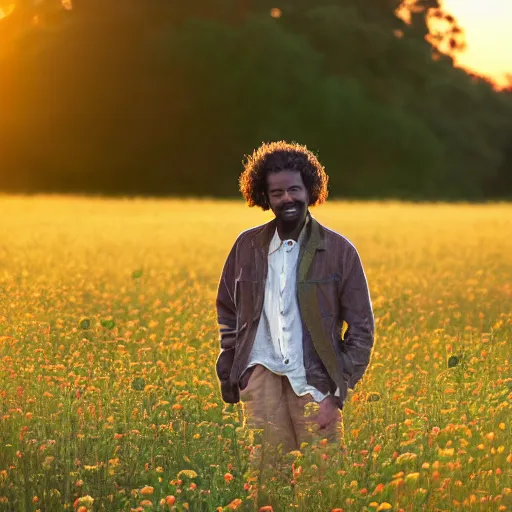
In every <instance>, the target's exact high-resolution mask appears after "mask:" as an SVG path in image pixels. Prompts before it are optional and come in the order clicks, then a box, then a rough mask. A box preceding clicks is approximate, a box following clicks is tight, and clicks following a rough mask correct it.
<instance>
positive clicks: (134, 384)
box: [132, 377, 146, 391]
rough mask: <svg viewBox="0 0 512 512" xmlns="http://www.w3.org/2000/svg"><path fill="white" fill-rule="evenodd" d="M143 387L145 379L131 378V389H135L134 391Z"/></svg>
mask: <svg viewBox="0 0 512 512" xmlns="http://www.w3.org/2000/svg"><path fill="white" fill-rule="evenodd" d="M145 387H146V381H145V380H144V379H143V378H142V377H137V378H136V379H133V380H132V389H135V391H143V390H144V388H145Z"/></svg>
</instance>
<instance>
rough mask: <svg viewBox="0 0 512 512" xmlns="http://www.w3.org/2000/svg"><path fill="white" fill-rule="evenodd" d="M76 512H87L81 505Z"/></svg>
mask: <svg viewBox="0 0 512 512" xmlns="http://www.w3.org/2000/svg"><path fill="white" fill-rule="evenodd" d="M77 512H87V507H84V506H83V505H82V506H81V507H80V508H79V509H78V510H77Z"/></svg>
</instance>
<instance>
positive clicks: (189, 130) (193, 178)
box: [0, 0, 512, 200]
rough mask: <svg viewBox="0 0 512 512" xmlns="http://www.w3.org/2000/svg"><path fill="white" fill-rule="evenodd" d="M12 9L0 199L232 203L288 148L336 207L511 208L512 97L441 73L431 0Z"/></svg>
mask: <svg viewBox="0 0 512 512" xmlns="http://www.w3.org/2000/svg"><path fill="white" fill-rule="evenodd" d="M11 4H12V1H6V0H0V13H1V12H2V9H3V12H4V13H9V14H7V15H6V16H5V17H4V18H3V19H0V189H1V190H5V191H16V192H38V191H42V192H48V191H51V192H91V193H107V194H158V195H160V194H161V195H215V196H224V197H228V196H236V195H237V188H238V181H237V180H238V176H239V174H240V172H241V170H242V159H243V157H244V155H247V154H250V153H251V152H252V150H253V149H254V148H255V147H257V146H258V145H259V144H260V143H261V142H262V141H270V140H280V139H285V140H289V141H292V140H293V141H297V142H300V143H301V144H306V145H307V146H308V147H309V148H311V149H312V150H313V151H314V152H315V153H317V154H318V156H319V158H320V161H321V162H322V163H323V164H324V165H325V166H326V169H327V172H328V174H329V176H330V190H331V196H334V197H401V198H410V199H459V198H464V199H477V200H478V199H484V198H488V197H498V196H501V197H505V196H512V94H511V93H512V90H511V89H509V90H500V91H498V90H496V89H495V88H494V87H493V84H491V83H490V82H489V81H487V80H485V79H484V78H481V77H478V76H475V75H472V74H469V73H467V72H466V71H464V70H462V69H458V68H455V67H454V65H453V59H452V57H453V55H454V53H456V52H458V51H461V50H462V49H463V48H464V38H463V32H462V31H461V28H460V27H459V26H458V25H457V21H456V20H455V18H453V16H451V15H450V14H449V13H445V12H443V11H442V10H441V8H440V5H439V2H438V0H412V1H410V2H409V3H408V6H407V7H408V12H409V19H408V20H407V19H404V17H403V16H400V15H399V14H398V9H399V8H400V6H401V2H400V0H365V1H364V2H361V1H360V0H282V1H276V0H273V1H268V0H216V1H215V2H214V1H212V0H190V1H188V2H175V1H172V0H145V1H144V2H141V1H135V0H125V1H124V2H122V3H119V2H115V1H113V0H73V1H72V3H71V0H64V1H61V0H41V1H40V2H33V1H31V0H18V1H17V2H15V3H14V4H13V5H12V6H11ZM11 10H12V12H11ZM433 19H437V20H440V21H442V22H443V23H438V24H437V25H436V27H437V28H436V29H435V30H433V29H432V27H431V23H430V22H431V21H432V20H433ZM429 20H430V21H429Z"/></svg>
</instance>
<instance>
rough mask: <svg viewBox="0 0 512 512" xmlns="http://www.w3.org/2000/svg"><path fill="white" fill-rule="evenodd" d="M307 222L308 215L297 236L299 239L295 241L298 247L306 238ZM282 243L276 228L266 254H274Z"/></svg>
mask: <svg viewBox="0 0 512 512" xmlns="http://www.w3.org/2000/svg"><path fill="white" fill-rule="evenodd" d="M308 222H309V215H307V216H306V222H304V226H302V230H301V232H300V234H299V238H298V240H297V243H298V245H299V246H300V245H301V244H302V243H303V242H304V239H305V238H306V226H307V225H308ZM282 243H283V240H281V238H280V237H279V233H278V232H277V228H276V230H275V232H274V236H273V238H272V240H271V241H270V245H269V248H268V253H269V254H272V253H274V252H276V251H277V250H278V249H279V247H280V246H281V244H282Z"/></svg>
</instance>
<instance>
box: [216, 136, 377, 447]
mask: <svg viewBox="0 0 512 512" xmlns="http://www.w3.org/2000/svg"><path fill="white" fill-rule="evenodd" d="M327 183H328V176H327V175H326V173H325V170H324V168H323V167H322V166H321V165H320V163H319V162H318V160H317V158H316V157H315V156H314V155H313V154H312V153H311V152H310V151H309V150H308V149H307V148H306V147H304V146H301V145H298V144H289V143H286V142H273V143H270V144H263V145H262V146H261V147H260V148H259V149H257V150H256V151H254V153H253V155H252V156H251V157H249V158H248V160H247V162H246V164H245V169H244V172H243V173H242V175H241V177H240V189H241V192H242V194H243V196H244V198H245V200H246V202H247V204H248V205H249V206H259V207H260V208H262V209H263V210H268V209H269V208H270V209H271V210H272V212H273V213H274V215H275V219H273V220H272V221H271V222H269V223H267V224H264V225H262V226H259V227H256V228H253V229H249V230H248V231H245V232H243V233H242V234H241V235H240V236H239V237H238V239H237V240H236V242H235V244H234V246H233V248H232V249H231V252H230V253H229V256H228V258H227V260H226V263H225V265H224V269H223V271H222V276H221V279H220V283H219V288H218V294H217V315H218V322H219V328H220V337H221V353H220V355H219V358H218V360H217V366H216V369H217V375H218V377H219V380H220V385H221V392H222V398H223V400H224V401H225V402H227V403H237V402H239V401H240V400H241V401H242V403H243V406H244V412H245V415H246V418H247V423H248V425H249V426H250V427H252V428H256V429H262V430H263V435H264V439H265V440H266V442H268V443H270V444H271V445H273V446H278V445H282V447H283V448H284V450H285V451H289V450H293V449H299V448H300V445H301V443H302V442H311V439H312V437H311V430H312V427H313V429H314V430H317V432H318V435H319V436H320V437H321V438H327V439H328V440H330V441H336V440H337V439H338V431H339V427H340V425H341V409H342V408H343V404H344V401H345V398H346V396H347V392H348V389H349V388H350V389H353V388H354V386H355V385H356V383H357V382H358V381H359V379H361V377H362V376H363V374H364V372H365V370H366V368H367V366H368V363H369V360H370V353H371V349H372V346H373V339H374V319H373V312H372V305H371V301H370V295H369V291H368V285H367V281H366V276H365V273H364V271H363V267H362V264H361V261H360V258H359V255H358V253H357V251H356V249H355V248H354V246H353V245H352V244H351V243H350V242H349V241H348V240H347V239H346V238H344V237H343V236H341V235H339V234H338V233H335V232H334V231H331V230H329V229H327V228H325V227H323V226H322V225H321V224H320V223H319V222H318V221H316V219H314V218H313V217H312V216H311V214H310V213H309V210H308V207H309V206H314V205H317V204H321V203H323V202H325V200H326V198H327V194H328V192H327ZM344 322H346V324H348V327H347V329H346V331H345V333H344V336H342V326H343V323H344ZM315 403H316V404H318V407H317V412H316V413H315V414H314V415H312V416H308V415H307V411H308V409H310V407H308V404H312V405H313V404H315Z"/></svg>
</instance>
